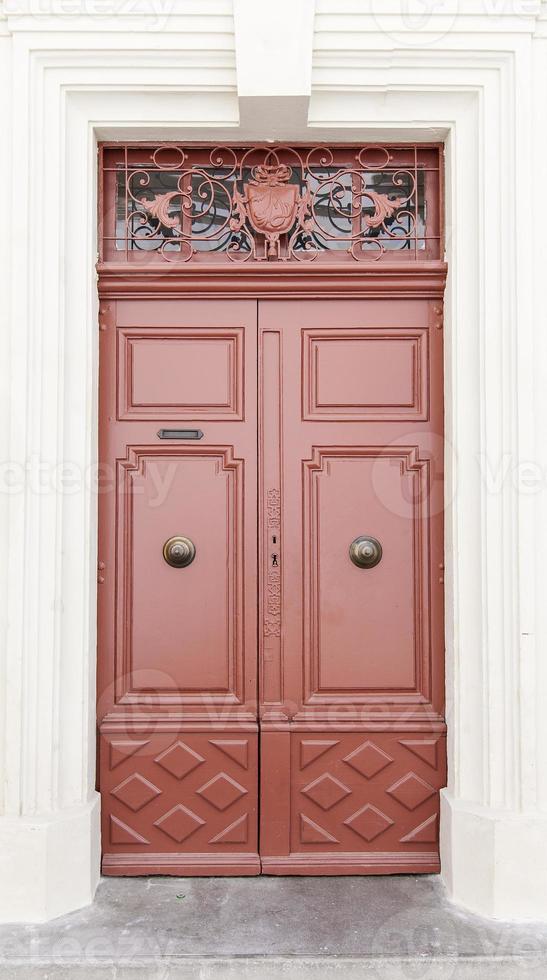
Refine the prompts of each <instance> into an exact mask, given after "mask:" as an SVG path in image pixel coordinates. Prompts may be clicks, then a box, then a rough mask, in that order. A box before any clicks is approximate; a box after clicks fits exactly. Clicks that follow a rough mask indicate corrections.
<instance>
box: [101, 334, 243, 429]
mask: <svg viewBox="0 0 547 980" xmlns="http://www.w3.org/2000/svg"><path fill="white" fill-rule="evenodd" d="M243 356H244V329H243V328H241V327H239V328H235V329H232V330H226V329H222V328H218V327H217V328H216V329H213V330H206V329H204V328H202V329H200V328H197V329H192V328H186V329H184V328H181V327H179V328H178V329H171V330H168V329H165V328H157V327H141V328H140V329H138V328H130V327H129V328H119V329H118V364H119V385H118V395H119V405H118V418H119V419H125V418H129V419H130V418H140V419H152V420H171V419H175V420H179V419H195V420H201V419H204V420H209V421H214V420H220V419H239V420H242V418H243V377H242V374H243Z"/></svg>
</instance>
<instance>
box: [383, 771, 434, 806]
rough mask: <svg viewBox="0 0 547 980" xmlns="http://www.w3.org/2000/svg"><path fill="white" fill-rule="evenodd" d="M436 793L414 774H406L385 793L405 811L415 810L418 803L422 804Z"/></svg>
mask: <svg viewBox="0 0 547 980" xmlns="http://www.w3.org/2000/svg"><path fill="white" fill-rule="evenodd" d="M436 792H437V791H436V790H435V789H434V788H433V786H430V785H429V783H426V781H425V779H421V778H420V776H417V775H416V773H415V772H407V774H406V776H403V777H402V779H399V780H398V781H397V782H396V783H393V786H390V787H389V789H388V790H386V793H389V794H390V795H391V796H393V798H394V799H395V800H398V802H399V803H402V805H403V806H405V807H406V808H407V810H415V809H416V807H417V806H420V803H424V801H425V800H428V799H429V797H430V796H433V795H434V793H436Z"/></svg>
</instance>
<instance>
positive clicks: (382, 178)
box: [112, 144, 440, 262]
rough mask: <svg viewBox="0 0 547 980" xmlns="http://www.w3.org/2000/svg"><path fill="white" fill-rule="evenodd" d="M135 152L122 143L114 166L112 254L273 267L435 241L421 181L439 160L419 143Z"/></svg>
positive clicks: (355, 256)
mask: <svg viewBox="0 0 547 980" xmlns="http://www.w3.org/2000/svg"><path fill="white" fill-rule="evenodd" d="M139 152H140V151H139V149H138V148H135V147H131V151H130V153H129V154H128V151H127V148H126V150H125V162H124V165H123V167H122V166H121V165H120V164H118V165H117V177H118V195H117V206H116V215H117V228H116V234H115V236H112V237H113V238H115V240H116V248H117V249H118V250H119V249H121V248H123V249H125V250H126V252H135V251H139V250H140V251H147V252H156V253H158V254H159V255H161V256H162V257H163V258H164V259H166V260H174V259H176V260H179V261H181V260H182V261H190V260H191V259H192V258H195V257H196V256H198V254H199V255H201V257H202V259H203V257H206V256H208V257H218V256H225V257H226V258H228V259H230V260H232V261H234V262H236V261H243V262H246V261H249V260H251V261H266V262H270V261H290V260H297V261H313V260H315V259H317V258H318V256H319V255H321V254H324V253H329V252H330V253H332V252H336V254H337V257H338V258H340V257H343V255H344V254H345V255H347V256H348V257H350V258H351V259H355V260H358V259H362V258H364V257H367V256H368V257H371V258H381V257H382V256H383V255H385V254H386V252H388V251H389V252H390V253H391V254H393V253H394V252H395V251H396V250H406V251H407V252H409V253H413V255H412V257H414V258H417V257H418V255H417V253H418V251H419V250H420V249H424V248H425V243H426V241H428V240H429V241H431V240H434V241H435V242H436V243H437V245H438V244H439V240H440V237H439V233H438V229H437V228H426V208H425V187H426V174H429V173H431V172H433V171H435V169H436V172H437V174H438V169H439V164H438V162H437V166H436V168H435V167H434V166H431V165H430V164H429V165H427V166H426V165H425V164H424V163H423V162H422V160H421V158H420V153H419V150H418V148H416V147H410V148H408V147H406V148H399V152H396V151H394V150H392V149H390V148H389V147H385V146H383V145H368V146H364V147H351V148H348V147H345V148H343V147H338V148H329V147H326V146H315V147H312V148H306V149H303V148H296V147H291V146H270V145H266V146H253V147H232V146H216V147H214V148H212V149H210V150H206V149H205V148H203V147H201V148H196V147H188V148H185V147H182V146H179V145H171V144H164V145H161V146H158V147H155V148H153V149H152V148H149V147H148V148H142V153H141V154H140V156H138V154H139ZM430 152H431V151H430ZM424 159H425V158H424ZM437 160H438V158H437ZM137 163H138V165H137ZM112 169H114V168H112Z"/></svg>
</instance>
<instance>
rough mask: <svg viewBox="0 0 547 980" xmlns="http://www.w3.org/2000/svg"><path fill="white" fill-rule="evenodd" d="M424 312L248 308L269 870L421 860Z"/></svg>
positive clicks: (416, 865) (430, 687)
mask: <svg viewBox="0 0 547 980" xmlns="http://www.w3.org/2000/svg"><path fill="white" fill-rule="evenodd" d="M435 305H437V304H435ZM438 323H439V319H438V316H437V314H436V313H434V311H433V309H432V304H431V303H429V302H428V301H427V300H418V299H416V300H414V299H405V300H395V299H394V300H389V301H386V300H381V301H380V300H359V301H357V300H346V301H333V300H330V301H329V300H326V301H321V302H319V301H307V302H305V303H303V302H293V301H268V302H262V303H261V304H260V307H259V351H260V352H261V353H260V356H261V359H262V360H261V363H262V369H261V373H260V382H261V392H260V413H261V418H262V420H263V422H262V437H261V460H260V471H261V481H260V487H261V508H262V514H263V534H262V550H261V555H260V565H261V568H262V583H263V585H262V593H263V601H262V630H261V633H262V655H263V659H264V664H263V670H262V684H263V688H262V702H263V703H262V708H261V731H262V736H261V743H262V772H263V773H264V780H265V781H266V780H267V781H268V785H267V786H266V782H265V784H264V793H265V795H266V801H267V802H266V803H263V806H262V816H261V828H262V830H261V834H262V836H261V840H262V845H261V852H262V860H263V868H264V870H266V871H267V872H271V873H310V874H317V873H323V874H324V873H355V872H359V871H361V872H363V871H366V872H373V873H374V872H381V871H394V870H400V871H405V870H410V869H413V870H422V871H433V870H436V869H438V843H437V824H438V790H439V787H441V786H442V785H444V780H445V750H444V733H445V725H444V718H443V608H442V605H443V589H442V567H443V566H442V563H443V528H442V509H443V491H442V465H443V442H442V432H443V403H442V334H441V331H440V330H439V329H438ZM272 351H273V355H274V356H273V357H272ZM275 379H277V380H275ZM271 419H273V420H274V421H273V422H272V421H271ZM272 502H273V504H274V505H275V506H273V507H272ZM272 515H273V516H272ZM362 535H372V536H373V537H374V538H376V539H378V540H379V541H380V543H381V547H382V557H381V561H380V562H379V563H378V564H377V565H375V566H374V567H371V568H360V567H357V566H356V565H355V564H354V563H353V562H352V561H351V559H350V554H349V548H350V545H351V543H352V541H353V540H354V539H355V538H357V537H358V536H362ZM272 595H273V596H274V598H275V602H274V603H273V605H272V604H271V596H272ZM273 613H275V615H273V616H272V614H273ZM272 618H273V628H272ZM272 634H273V635H272ZM272 677H275V683H273V682H272ZM422 743H424V744H425V746H426V747H425V748H423V745H422ZM410 746H412V747H410ZM420 746H421V748H420ZM280 824H281V826H282V828H283V830H281V831H280ZM422 824H423V825H424V826H423V827H422ZM418 828H421V829H419V830H418Z"/></svg>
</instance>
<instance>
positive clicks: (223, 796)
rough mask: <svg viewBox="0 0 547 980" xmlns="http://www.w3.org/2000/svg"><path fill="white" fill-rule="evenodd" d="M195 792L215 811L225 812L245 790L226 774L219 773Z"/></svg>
mask: <svg viewBox="0 0 547 980" xmlns="http://www.w3.org/2000/svg"><path fill="white" fill-rule="evenodd" d="M196 792H197V793H199V795H200V796H203V798H204V799H205V800H207V801H208V802H209V803H211V804H212V806H214V807H216V808H217V810H226V808H227V807H229V806H231V805H232V803H235V801H236V800H239V798H240V796H243V795H244V794H245V793H246V792H247V790H246V789H245V787H244V786H241V784H240V783H237V782H236V780H235V779H232V777H231V776H228V775H227V773H225V772H219V774H218V776H214V777H213V779H210V780H209V782H208V783H205V786H200V788H199V789H198V790H196Z"/></svg>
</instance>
